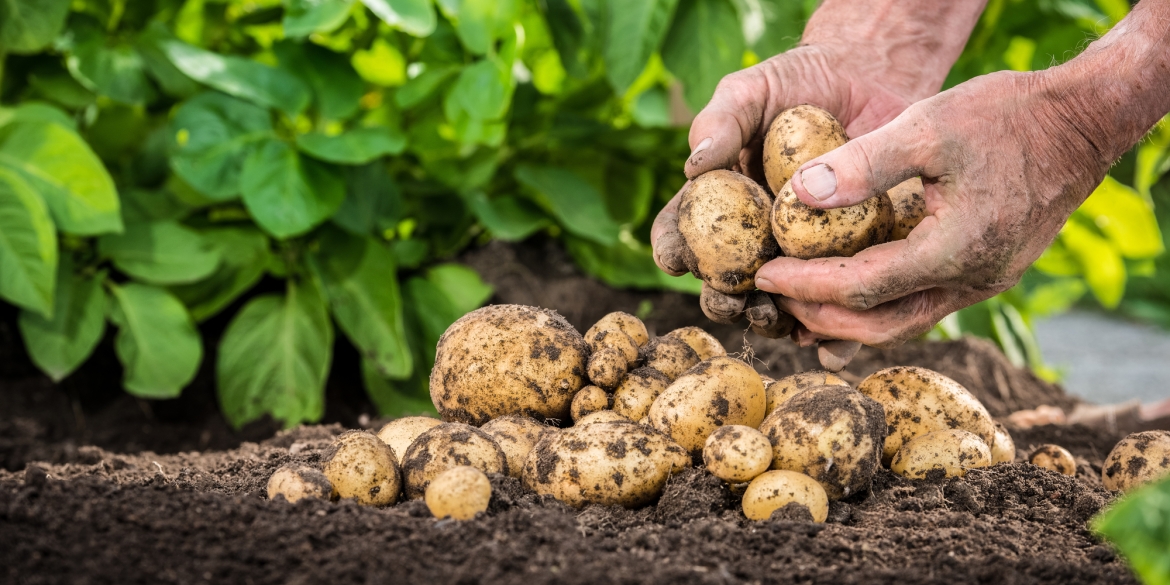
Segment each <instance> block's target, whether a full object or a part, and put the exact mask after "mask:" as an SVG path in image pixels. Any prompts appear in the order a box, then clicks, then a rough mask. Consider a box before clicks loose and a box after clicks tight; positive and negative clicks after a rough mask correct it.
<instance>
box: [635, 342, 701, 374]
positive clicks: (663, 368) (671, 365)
mask: <svg viewBox="0 0 1170 585" xmlns="http://www.w3.org/2000/svg"><path fill="white" fill-rule="evenodd" d="M642 355H643V356H644V357H643V359H642V363H643V364H644V365H645V366H646V367H647V368H654V369H655V370H658V371H659V372H662V373H663V374H665V375H666V377H667V378H670V379H671V380H673V379H675V378H677V377H679V376H680V375H682V373H683V372H685V371H687V370H689V369H691V368H692V367H694V366H695V364H697V363H699V362H700V361H702V360H700V359H699V354H697V353H695V350H693V349H691V346H689V345H687V344H686V342H684V341H683V340H681V339H678V338H677V337H658V338H656V339H654V340H653V341H651V342H650V343H648V344H646V347H644V348H643V349H642Z"/></svg>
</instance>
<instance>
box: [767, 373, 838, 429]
mask: <svg viewBox="0 0 1170 585" xmlns="http://www.w3.org/2000/svg"><path fill="white" fill-rule="evenodd" d="M818 386H845V387H847V388H848V387H849V382H846V381H845V380H844V379H843V378H841V376H838V375H837V374H834V373H833V372H828V371H825V370H811V371H808V372H800V373H798V374H793V375H791V376H785V377H783V378H780V379H779V380H773V381H772V383H768V382H767V381H766V380H765V381H764V396H765V397H766V398H767V400H768V407H767V409H766V410H765V411H764V416H765V417H766V416H768V415H769V414H772V412H773V411H774V410H776V407H777V406H780V404H782V403H783V402H784V401H785V400H788V399H789V398H792V397H793V396H796V395H797V394H799V393H801V392H803V391H805V390H808V389H809V388H814V387H818Z"/></svg>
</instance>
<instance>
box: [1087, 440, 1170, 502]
mask: <svg viewBox="0 0 1170 585" xmlns="http://www.w3.org/2000/svg"><path fill="white" fill-rule="evenodd" d="M1168 474H1170V431H1142V432H1140V433H1134V434H1132V435H1129V436H1128V437H1126V438H1124V439H1122V440H1121V441H1120V442H1118V443H1117V445H1115V446H1114V447H1113V450H1112V451H1110V452H1109V456H1108V457H1106V458H1105V463H1104V464H1102V465H1101V483H1103V484H1105V489H1108V490H1120V491H1123V492H1128V491H1130V490H1132V489H1134V488H1136V487H1138V486H1140V485H1143V484H1146V483H1149V482H1152V481H1154V480H1157V479H1160V478H1162V477H1165V476H1166V475H1168Z"/></svg>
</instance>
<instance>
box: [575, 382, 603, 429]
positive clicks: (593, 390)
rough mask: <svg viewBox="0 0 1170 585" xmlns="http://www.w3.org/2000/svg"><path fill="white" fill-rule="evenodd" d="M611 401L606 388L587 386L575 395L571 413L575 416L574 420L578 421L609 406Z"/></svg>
mask: <svg viewBox="0 0 1170 585" xmlns="http://www.w3.org/2000/svg"><path fill="white" fill-rule="evenodd" d="M609 401H610V397H609V394H606V393H605V390H602V389H601V388H598V387H597V386H593V385H589V386H586V387H584V388H582V389H581V391H580V392H577V395H576V396H574V397H573V403H572V404H571V405H569V415H570V416H572V417H573V422H577V421H579V420H581V418H583V417H585V416H587V415H590V414H593V413H595V412H597V411H599V410H605V409H607V408H609Z"/></svg>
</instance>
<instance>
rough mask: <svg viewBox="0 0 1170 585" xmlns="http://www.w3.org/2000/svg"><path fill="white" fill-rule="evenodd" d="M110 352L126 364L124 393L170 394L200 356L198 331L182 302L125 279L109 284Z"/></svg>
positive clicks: (195, 366)
mask: <svg viewBox="0 0 1170 585" xmlns="http://www.w3.org/2000/svg"><path fill="white" fill-rule="evenodd" d="M109 288H110V293H111V294H112V296H113V298H114V301H115V302H114V303H112V305H111V307H110V313H109V317H110V321H111V322H112V323H113V324H114V325H116V326H117V327H118V336H117V337H116V338H115V339H114V352H115V353H117V354H118V359H119V360H120V361H121V362H122V367H123V368H125V378H124V379H123V385H124V386H125V387H126V391H127V392H129V393H131V394H133V395H135V396H138V397H141V398H174V397H176V396H178V395H179V393H180V392H182V390H183V387H184V386H186V385H187V384H188V383H190V382H191V379H192V378H194V377H195V372H196V371H197V370H198V369H199V362H201V361H202V360H203V344H202V343H200V340H199V332H198V331H196V330H195V325H194V324H193V323H192V322H191V316H190V315H188V314H187V309H185V308H184V307H183V303H180V302H179V299H176V298H175V297H174V296H172V295H171V294H170V293H168V292H167V291H165V290H163V289H161V288H157V287H153V286H149V285H145V284H136V283H129V284H125V285H113V284H111V285H109Z"/></svg>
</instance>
